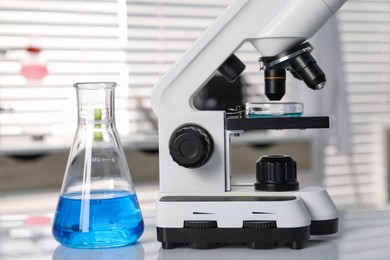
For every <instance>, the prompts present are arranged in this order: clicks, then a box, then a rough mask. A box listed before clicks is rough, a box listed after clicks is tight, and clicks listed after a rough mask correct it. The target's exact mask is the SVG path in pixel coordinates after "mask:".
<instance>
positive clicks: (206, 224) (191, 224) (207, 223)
mask: <svg viewBox="0 0 390 260" xmlns="http://www.w3.org/2000/svg"><path fill="white" fill-rule="evenodd" d="M184 227H185V228H217V227H218V225H217V221H215V220H187V221H186V220H185V221H184Z"/></svg>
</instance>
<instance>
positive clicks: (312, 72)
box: [291, 52, 326, 90]
mask: <svg viewBox="0 0 390 260" xmlns="http://www.w3.org/2000/svg"><path fill="white" fill-rule="evenodd" d="M291 69H292V70H293V71H292V73H293V74H295V75H298V76H299V77H300V78H301V79H302V80H303V81H304V82H305V84H306V85H307V86H308V87H309V88H311V89H314V90H319V89H322V88H323V87H324V86H325V83H326V78H325V73H324V72H323V71H322V70H321V69H320V67H318V65H317V62H316V60H315V59H314V58H313V56H311V54H310V53H308V52H304V53H302V54H301V55H299V56H298V57H297V58H295V59H294V60H293V61H292V62H291Z"/></svg>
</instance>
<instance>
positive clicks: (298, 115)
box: [248, 112, 303, 118]
mask: <svg viewBox="0 0 390 260" xmlns="http://www.w3.org/2000/svg"><path fill="white" fill-rule="evenodd" d="M302 115H303V112H302V113H290V114H281V115H272V114H256V113H249V114H248V117H251V118H275V117H300V116H302Z"/></svg>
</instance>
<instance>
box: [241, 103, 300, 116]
mask: <svg viewBox="0 0 390 260" xmlns="http://www.w3.org/2000/svg"><path fill="white" fill-rule="evenodd" d="M245 110H246V115H247V117H249V118H250V117H299V116H302V114H303V103H297V102H285V103H283V102H277V103H276V102H261V103H246V105H245Z"/></svg>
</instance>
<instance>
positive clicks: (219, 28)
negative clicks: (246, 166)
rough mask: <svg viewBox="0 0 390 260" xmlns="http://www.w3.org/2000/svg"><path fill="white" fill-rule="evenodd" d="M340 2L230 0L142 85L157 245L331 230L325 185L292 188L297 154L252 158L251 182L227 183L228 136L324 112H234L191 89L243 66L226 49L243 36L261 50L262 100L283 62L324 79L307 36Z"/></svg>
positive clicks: (323, 120)
mask: <svg viewBox="0 0 390 260" xmlns="http://www.w3.org/2000/svg"><path fill="white" fill-rule="evenodd" d="M345 2H346V0H274V1H269V0H235V1H233V2H232V3H231V4H230V5H229V6H228V7H227V9H226V10H225V11H224V12H223V13H222V15H221V16H220V17H219V18H218V19H217V20H216V21H215V22H214V23H213V24H212V25H211V26H210V27H209V28H208V29H207V30H206V31H205V33H204V34H203V35H202V36H201V37H200V38H199V39H198V40H197V41H196V42H195V43H194V44H193V45H192V47H191V48H189V49H188V50H187V51H186V52H185V53H184V55H183V56H182V57H181V58H180V59H179V60H178V61H177V62H176V63H175V64H174V65H173V67H172V68H170V69H169V70H168V72H167V73H166V74H165V75H163V77H162V78H161V79H160V80H159V81H158V82H157V83H156V85H155V86H154V88H153V91H152V94H151V105H152V108H153V111H154V113H155V114H156V115H157V117H158V126H159V163H160V164H159V171H160V173H159V174H160V192H159V194H158V198H157V205H156V227H157V239H158V241H159V242H161V243H162V248H163V249H173V248H176V247H179V246H189V247H192V248H198V249H203V248H215V247H218V246H221V245H229V244H235V245H247V246H249V247H252V248H272V247H275V246H289V247H290V248H292V249H301V248H303V242H304V241H307V240H309V239H310V235H327V234H333V233H336V232H337V231H338V210H337V208H336V206H335V205H334V203H333V201H332V200H331V198H330V196H329V195H328V193H327V191H326V190H325V189H324V188H322V187H305V188H302V187H299V183H298V181H297V178H296V162H295V161H294V160H293V159H292V158H291V157H289V156H287V155H265V156H262V157H261V158H260V159H259V160H258V161H257V162H256V163H255V162H254V167H253V168H254V169H256V182H255V183H254V184H253V185H248V186H237V187H236V186H233V185H232V184H231V172H230V141H231V137H232V136H235V135H239V134H241V133H242V132H244V131H251V130H265V129H279V130H281V129H311V128H328V127H329V118H328V117H326V116H314V117H313V116H302V115H300V113H298V114H297V115H294V116H284V115H280V116H278V115H271V116H250V114H248V113H247V112H248V111H247V110H248V108H242V107H237V108H236V111H235V113H227V112H226V111H199V110H197V109H196V108H195V106H194V105H193V97H194V95H195V93H196V92H197V90H198V89H200V88H201V87H202V86H204V85H205V84H206V83H207V82H208V80H209V79H210V78H211V77H212V76H213V75H214V74H215V73H216V72H217V71H219V72H220V73H221V74H222V75H223V76H225V77H226V78H227V79H229V80H231V81H233V80H234V79H235V78H237V77H238V76H239V75H240V73H241V72H242V71H243V70H244V68H245V65H244V64H243V63H242V62H241V61H240V60H239V59H238V57H236V56H235V55H234V53H235V52H236V51H237V50H238V49H239V48H240V47H241V46H242V45H243V44H244V43H245V42H250V43H251V44H252V45H253V46H254V47H255V49H256V50H257V51H258V52H259V53H260V55H261V58H260V59H259V62H260V68H261V69H262V70H264V76H265V95H266V96H267V97H268V99H270V100H271V101H272V102H270V104H271V105H274V104H276V105H277V104H278V101H279V100H280V99H281V98H282V97H283V95H284V93H285V91H286V88H285V79H286V71H289V72H291V73H292V74H293V76H294V77H295V78H298V79H300V80H303V81H304V82H305V84H306V85H307V86H308V87H309V88H312V89H314V90H317V89H321V88H323V87H324V85H325V82H326V79H325V75H324V73H323V72H322V70H321V69H320V68H319V66H318V65H317V63H316V61H315V60H314V58H313V57H312V55H311V54H310V53H311V51H312V50H313V47H312V46H311V45H310V43H308V42H306V40H307V39H308V38H310V37H312V36H313V35H314V34H315V33H316V32H317V31H318V30H319V29H320V27H321V26H322V25H323V24H324V23H326V21H327V20H328V19H329V18H330V17H331V16H333V15H334V14H335V13H336V12H337V10H338V9H339V8H340V7H341V6H342V5H343V4H344V3H345ZM253 111H254V112H255V113H256V112H258V110H256V109H253Z"/></svg>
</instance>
